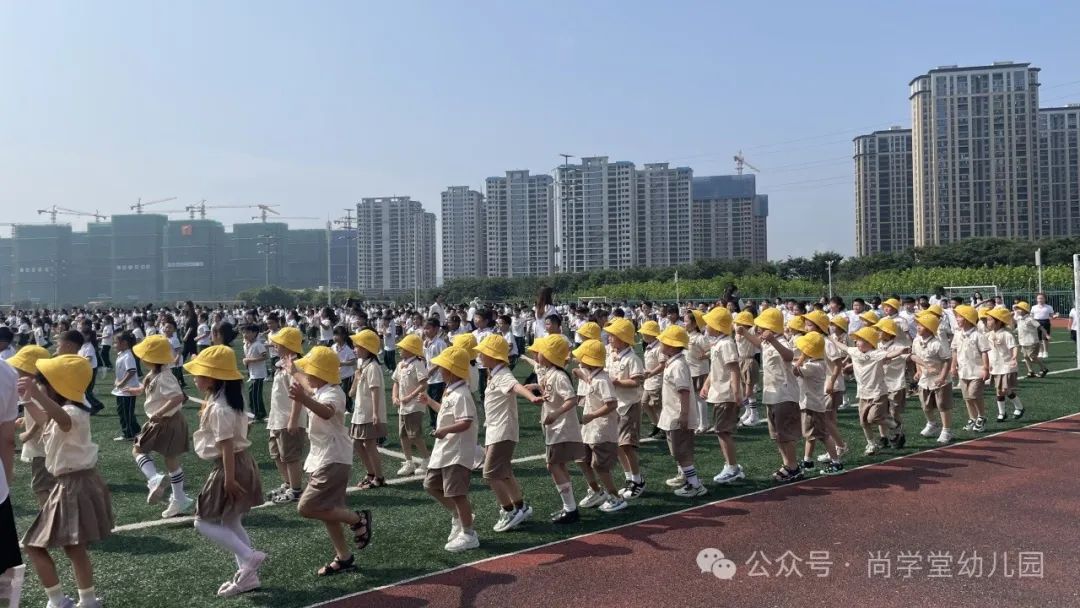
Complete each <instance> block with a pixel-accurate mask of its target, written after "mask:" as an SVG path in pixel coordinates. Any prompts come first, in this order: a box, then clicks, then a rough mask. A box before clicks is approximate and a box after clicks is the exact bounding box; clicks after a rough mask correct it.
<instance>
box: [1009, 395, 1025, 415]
mask: <svg viewBox="0 0 1080 608" xmlns="http://www.w3.org/2000/svg"><path fill="white" fill-rule="evenodd" d="M1012 403H1013V409H1015V410H1016V411H1018V412H1022V411H1024V404H1022V403H1020V395H1017V396H1015V397H1013V398H1012Z"/></svg>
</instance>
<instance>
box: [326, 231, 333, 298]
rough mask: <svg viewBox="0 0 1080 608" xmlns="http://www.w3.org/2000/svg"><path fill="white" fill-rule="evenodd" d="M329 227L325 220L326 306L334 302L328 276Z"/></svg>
mask: <svg viewBox="0 0 1080 608" xmlns="http://www.w3.org/2000/svg"><path fill="white" fill-rule="evenodd" d="M331 227H332V224H331V223H330V222H329V221H327V222H326V305H327V306H328V307H333V305H334V302H333V300H332V296H331V287H332V286H331V284H330V276H331V275H330V242H331V238H332V235H333V234H334V233H333V231H332V230H331Z"/></svg>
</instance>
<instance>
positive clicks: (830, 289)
mask: <svg viewBox="0 0 1080 608" xmlns="http://www.w3.org/2000/svg"><path fill="white" fill-rule="evenodd" d="M835 261H836V260H825V267H826V269H827V270H828V272H829V299H830V300H831V299H832V265H833V262H835Z"/></svg>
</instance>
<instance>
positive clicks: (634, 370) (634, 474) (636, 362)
mask: <svg viewBox="0 0 1080 608" xmlns="http://www.w3.org/2000/svg"><path fill="white" fill-rule="evenodd" d="M604 331H605V332H606V333H607V336H608V345H609V346H610V347H611V351H610V352H609V353H608V361H607V371H608V375H609V376H610V377H611V383H612V384H613V385H614V386H615V401H616V407H615V411H616V413H618V415H619V464H620V465H622V469H623V475H624V476H625V478H626V480H625V484H624V485H623V487H622V488H621V489H620V490H619V496H621V497H623V498H626V499H633V498H637V497H639V496H641V494H642V493H643V492H644V491H645V478H644V477H642V475H641V462H640V460H639V459H638V445H639V444H640V443H641V398H642V388H641V387H642V384H643V383H644V380H645V364H644V363H643V362H642V360H641V357H639V356H637V353H635V352H634V342H636V340H635V332H634V324H633V323H632V322H630V321H629V320H627V319H625V318H620V317H616V318H614V319H612V320H611V322H610V323H608V325H607V326H606V327H604Z"/></svg>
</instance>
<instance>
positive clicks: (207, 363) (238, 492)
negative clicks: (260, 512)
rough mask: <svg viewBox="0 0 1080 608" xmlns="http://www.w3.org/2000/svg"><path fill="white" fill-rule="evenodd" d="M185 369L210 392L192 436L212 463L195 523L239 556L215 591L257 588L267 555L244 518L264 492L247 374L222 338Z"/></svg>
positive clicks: (231, 592)
mask: <svg viewBox="0 0 1080 608" xmlns="http://www.w3.org/2000/svg"><path fill="white" fill-rule="evenodd" d="M184 369H185V370H186V371H187V372H188V373H189V374H191V375H192V376H194V377H195V386H196V387H198V389H199V390H200V391H201V392H202V393H203V394H204V395H205V398H206V402H205V403H204V404H203V406H202V409H201V411H200V412H199V428H198V430H196V431H195V434H194V436H193V437H192V439H193V440H194V443H195V453H196V454H198V456H199V458H202V459H203V460H208V461H211V462H213V463H214V464H213V468H212V469H211V470H210V475H209V476H208V477H207V478H206V483H205V484H204V485H203V488H202V491H201V492H199V497H198V499H197V502H196V506H195V529H196V530H198V531H199V533H200V534H202V535H203V536H205V537H206V538H207V539H209V540H210V541H212V542H213V543H215V544H216V545H218V546H219V547H221V548H222V549H225V550H226V551H228V552H230V553H232V554H233V557H234V558H235V559H236V566H237V571H236V574H235V575H234V576H233V578H232V579H230V580H228V581H225V582H224V583H222V584H221V586H220V587H218V592H217V594H218V596H220V597H231V596H234V595H238V594H241V593H246V592H248V591H252V590H254V589H258V588H259V586H260V585H261V583H260V581H259V566H261V565H262V563H263V561H264V560H265V559H266V554H265V553H263V552H262V551H257V550H255V549H254V547H253V546H252V543H251V537H249V536H248V533H247V530H245V529H244V524H243V518H244V515H245V514H246V513H247V512H248V511H250V510H251V508H252V507H254V506H256V505H258V504H259V503H261V502H262V496H263V492H262V478H261V477H260V476H259V468H258V466H257V465H256V464H255V459H254V458H252V457H251V452H250V451H249V450H248V447H249V446H250V445H251V441H250V440H249V439H248V418H247V416H246V415H245V414H244V384H243V376H242V375H240V370H239V369H237V367H236V355H235V354H233V350H232V348H230V347H228V346H225V345H220V344H219V345H215V346H211V347H209V348H206V349H204V350H203V351H202V352H200V353H199V354H198V355H196V357H195V358H194V359H192V360H191V361H188V362H187V363H185V364H184Z"/></svg>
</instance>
